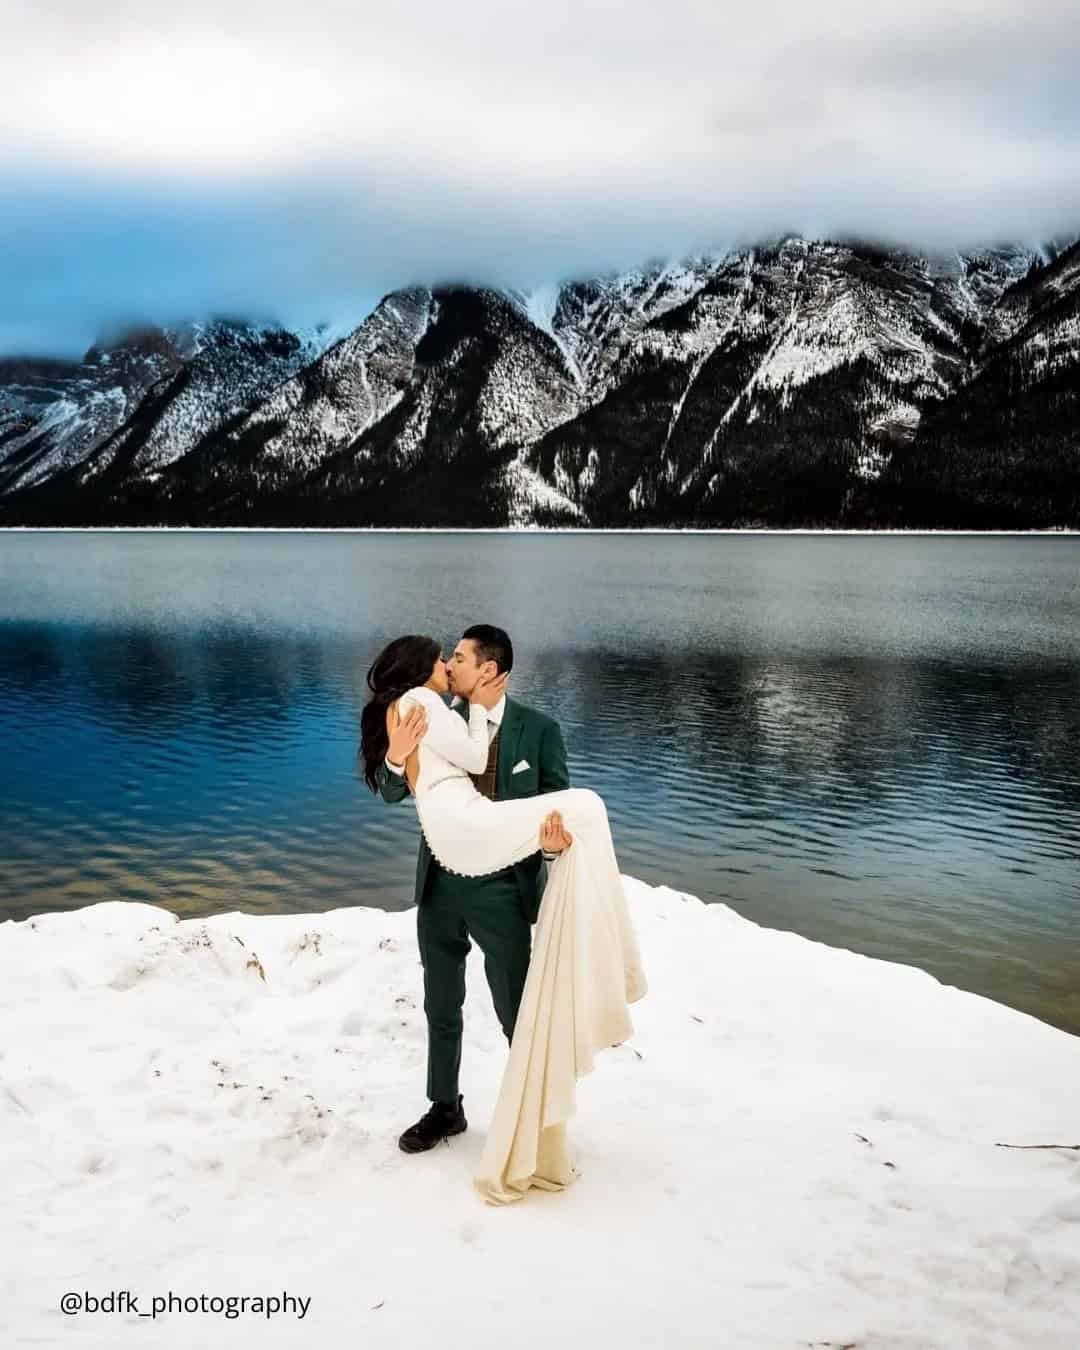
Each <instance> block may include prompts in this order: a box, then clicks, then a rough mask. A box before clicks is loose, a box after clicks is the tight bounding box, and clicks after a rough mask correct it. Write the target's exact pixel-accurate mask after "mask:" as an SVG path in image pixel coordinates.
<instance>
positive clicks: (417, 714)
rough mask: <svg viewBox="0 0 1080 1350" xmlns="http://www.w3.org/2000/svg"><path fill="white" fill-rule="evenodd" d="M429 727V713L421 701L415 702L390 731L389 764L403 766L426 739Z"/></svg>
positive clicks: (387, 760) (387, 752)
mask: <svg viewBox="0 0 1080 1350" xmlns="http://www.w3.org/2000/svg"><path fill="white" fill-rule="evenodd" d="M427 729H428V720H427V713H426V712H425V710H424V709H423V708H422V707H421V706H420V705H419V703H414V704H413V706H412V707H411V708H410V709H409V711H408V712H407V713H406V714H405V716H404V717H403V718H402V719H401V721H399V722H398V724H397V726H396V727H395V728H394V729H393V731H392V732H391V733H390V737H389V739H390V744H389V745H388V746H387V750H386V762H387V763H388V764H396V765H397V766H398V768H401V766H402V765H403V764H404V763H405V761H406V760H407V759H408V758H409V756H410V755H411V754H412V752H413V751H414V750H415V749H416V747H417V746H418V745H419V744H420V742H421V741H422V740H423V739H424V736H425V734H426V732H427Z"/></svg>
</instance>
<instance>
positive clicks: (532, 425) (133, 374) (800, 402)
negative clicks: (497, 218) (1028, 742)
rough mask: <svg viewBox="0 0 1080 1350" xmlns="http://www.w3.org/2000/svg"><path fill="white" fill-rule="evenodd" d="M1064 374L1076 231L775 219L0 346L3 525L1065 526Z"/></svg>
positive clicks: (1076, 294)
mask: <svg viewBox="0 0 1080 1350" xmlns="http://www.w3.org/2000/svg"><path fill="white" fill-rule="evenodd" d="M1078 391H1080V242H1078V241H1077V240H1076V239H1072V240H1055V241H1048V242H1046V243H1042V244H1033V245H1030V246H1027V245H1019V244H1016V245H1013V244H1000V245H996V246H994V247H991V248H984V249H980V250H974V251H971V252H969V253H963V254H949V255H944V254H936V255H935V254H918V253H909V252H905V251H903V250H900V249H895V248H882V247H877V246H874V245H870V244H867V243H865V242H861V241H858V240H850V239H848V240H807V239H804V238H800V237H798V236H786V237H781V238H774V239H770V240H766V241H763V242H761V243H759V244H757V245H755V246H754V247H752V248H744V249H736V248H726V249H717V250H714V251H711V252H708V253H705V254H701V255H698V256H695V257H692V258H686V259H680V260H665V261H654V262H651V263H649V264H647V265H646V266H645V267H643V268H641V269H639V270H635V271H632V272H628V273H624V274H619V275H615V274H612V275H608V276H604V277H600V278H596V279H593V280H579V281H572V282H567V283H565V284H562V285H557V286H556V285H553V286H549V287H543V288H538V289H535V290H533V291H531V292H520V291H508V292H500V291H497V290H494V289H490V288H475V287H467V286H441V287H435V288H429V287H420V286H418V287H413V288H409V289H406V290H402V291H397V292H394V293H392V294H390V295H388V296H386V297H385V298H384V299H383V300H382V301H381V302H380V303H379V305H378V306H377V307H376V308H375V310H374V311H373V312H372V313H371V314H370V315H369V316H368V317H367V318H366V319H365V320H364V321H363V323H361V324H360V325H359V326H358V327H356V328H355V329H353V330H351V331H347V332H342V331H336V332H335V331H331V330H329V329H328V328H326V327H325V326H320V327H319V328H318V329H312V330H307V331H305V332H304V333H303V334H293V333H288V332H285V331H284V330H282V329H280V328H273V327H261V328H260V327H258V326H256V325H253V324H245V323H242V322H239V321H235V320H221V319H218V320H214V321H212V322H209V323H206V324H202V323H190V324H187V325H182V326H180V327H178V328H177V329H175V330H171V331H165V330H158V329H145V330H141V331H139V332H137V333H133V334H128V335H126V336H125V337H124V338H123V339H122V340H120V341H117V342H115V343H113V344H110V345H108V346H104V347H101V348H92V349H91V351H90V352H88V353H87V355H86V357H85V358H84V361H83V362H82V363H62V362H25V361H24V362H19V361H5V362H0V522H2V523H20V522H28V523H29V522H33V521H40V522H43V523H44V522H56V523H68V522H70V523H74V522H76V521H78V522H81V523H96V522H118V523H119V522H133V523H143V522H145V523H151V522H175V523H219V524H254V523H259V524H401V525H407V524H428V525H430V524H443V525H481V524H515V525H545V524H568V525H575V524H576V525H588V524H594V525H635V524H636V525H645V524H711V523H716V524H736V525H737V524H820V525H828V524H831V525H842V524H851V525H858V524H868V525H874V524H888V523H898V522H900V521H904V522H905V523H918V522H919V521H920V520H921V521H923V522H924V523H927V524H932V523H937V524H949V523H954V524H956V523H960V524H966V523H968V522H969V521H975V522H976V523H981V524H985V525H986V526H987V527H989V528H992V527H994V525H995V524H1004V523H1008V522H1014V521H1015V522H1020V523H1022V524H1023V523H1029V524H1032V525H1034V524H1063V523H1074V524H1075V523H1077V516H1078V515H1080V489H1078V480H1080V452H1078V449H1077V442H1076V438H1075V430H1074V428H1075V425H1076V413H1077V411H1078V408H1077V401H1078V399H1080V393H1078ZM1010 437H1011V438H1012V440H1011V441H1010V440H1009V438H1010ZM991 445H992V446H993V449H992V450H988V448H987V447H988V446H991ZM1003 457H1004V458H1005V459H1008V461H1009V462H1010V463H1011V464H1012V466H1013V470H1014V473H1013V477H1012V479H1011V480H1009V477H1008V475H1007V474H1006V475H1005V476H1004V477H1003V476H1002V472H1001V467H1000V466H1001V463H1002V462H1004V459H1003ZM988 475H989V477H988ZM990 480H992V481H993V488H992V490H989V489H986V483H987V482H989V481H990ZM1032 485H1035V486H1034V487H1032ZM984 489H986V490H984ZM1032 493H1034V495H1032Z"/></svg>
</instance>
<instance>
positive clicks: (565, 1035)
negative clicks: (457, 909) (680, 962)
mask: <svg viewBox="0 0 1080 1350" xmlns="http://www.w3.org/2000/svg"><path fill="white" fill-rule="evenodd" d="M410 703H419V704H422V705H423V707H424V708H425V709H426V710H427V714H428V730H427V733H426V735H425V736H424V739H423V740H422V741H421V742H420V745H419V747H418V751H417V754H418V757H419V771H418V774H417V778H416V784H415V795H416V810H417V814H418V816H419V817H420V827H421V829H422V830H423V832H424V838H425V839H426V840H427V842H428V846H429V847H430V849H431V852H432V854H433V855H434V856H435V858H436V859H437V860H438V861H439V862H440V863H441V864H442V866H443V867H444V868H446V869H447V870H448V871H450V872H457V873H458V874H459V875H461V876H467V877H475V876H484V875H486V874H487V873H489V872H499V871H502V869H503V868H505V867H509V866H511V865H512V864H513V863H517V862H522V861H523V860H524V859H525V858H528V857H530V856H531V855H532V854H534V853H536V852H537V850H538V849H539V847H540V842H539V836H540V827H541V825H542V823H543V821H544V819H545V817H546V816H547V815H548V814H549V813H550V812H551V811H559V812H560V814H561V815H562V818H563V823H564V825H565V826H566V829H567V830H568V831H569V832H570V834H571V835H572V836H573V840H574V842H573V843H572V844H571V846H570V847H569V848H568V849H565V850H564V851H563V852H562V853H561V854H560V855H559V856H558V857H557V858H556V859H555V861H554V862H553V863H551V864H550V868H549V876H548V883H547V886H546V887H545V889H544V894H543V898H542V900H541V903H540V912H539V914H538V915H537V920H536V929H535V932H534V934H533V945H532V956H531V958H530V961H529V972H528V975H527V977H526V980H525V988H524V990H523V992H522V996H521V1004H520V1007H519V1009H518V1015H517V1020H516V1022H515V1024H514V1035H513V1040H512V1041H511V1045H510V1057H509V1060H508V1061H507V1066H506V1071H505V1073H504V1074H503V1080H502V1084H501V1086H500V1089H499V1096H498V1100H497V1102H496V1105H495V1114H494V1116H493V1117H492V1121H491V1124H490V1126H489V1127H488V1134H487V1140H486V1142H485V1144H484V1150H483V1154H482V1157H481V1159H480V1172H479V1175H477V1176H476V1177H475V1178H474V1184H475V1185H476V1187H477V1189H478V1190H479V1191H480V1193H481V1195H483V1196H484V1198H485V1200H487V1201H488V1202H489V1203H491V1204H505V1203H507V1202H510V1201H514V1200H519V1199H520V1198H521V1197H522V1196H523V1195H524V1194H525V1192H526V1191H527V1190H528V1189H529V1187H530V1186H537V1187H539V1188H541V1189H543V1190H562V1188H563V1187H564V1186H566V1185H568V1184H569V1183H570V1182H571V1181H572V1180H575V1179H576V1177H577V1175H578V1174H577V1172H576V1170H575V1169H574V1168H573V1166H572V1165H571V1163H570V1159H569V1156H568V1154H567V1149H566V1121H567V1119H568V1118H569V1117H570V1116H571V1115H573V1113H574V1110H575V1083H576V1081H577V1079H578V1078H581V1077H583V1076H584V1075H585V1074H587V1073H589V1072H591V1070H592V1068H593V1056H594V1055H595V1053H596V1052H597V1051H598V1050H601V1049H603V1048H604V1047H605V1046H615V1045H620V1044H621V1043H622V1042H623V1041H625V1040H627V1039H628V1038H629V1037H630V1036H631V1035H632V1034H633V1030H634V1028H633V1023H632V1022H631V1020H630V1013H629V1010H628V1008H627V1004H629V1003H635V1002H636V1001H637V1000H638V999H640V998H641V997H642V996H643V995H644V994H645V992H646V990H647V988H648V985H647V983H646V980H645V973H644V971H643V970H642V966H641V955H640V952H639V950H638V944H637V938H636V936H635V933H634V929H633V925H632V924H631V921H630V913H629V910H628V908H627V903H626V896H625V894H624V891H623V885H622V878H621V876H620V875H619V867H618V863H617V862H616V860H615V849H614V846H613V844H612V840H611V827H610V825H609V824H608V817H607V809H606V808H605V806H604V803H603V800H602V799H601V798H600V797H599V796H597V794H596V793H595V792H592V791H591V790H590V789H588V788H567V789H565V790H563V791H561V792H546V793H542V794H541V795H540V796H537V797H527V798H522V799H519V800H513V801H491V800H490V799H489V798H487V797H485V796H484V795H483V793H481V792H479V791H478V790H477V788H476V786H475V784H474V783H473V781H472V779H471V778H470V777H469V774H470V773H475V774H479V773H482V772H483V770H484V768H485V767H486V765H487V759H488V733H487V713H486V712H485V710H484V709H483V708H482V707H481V706H480V705H479V704H477V703H474V704H471V705H470V708H469V721H468V723H466V722H465V721H464V720H463V719H462V718H461V717H460V716H459V715H458V714H457V713H456V712H454V711H452V710H451V709H450V708H449V707H448V706H447V704H446V703H444V701H443V700H442V698H441V697H440V696H439V695H438V694H437V693H436V692H435V691H434V690H433V689H427V688H424V687H420V688H416V689H410V690H409V691H408V693H406V694H405V695H404V696H403V697H402V698H401V699H400V700H399V702H398V711H399V712H400V713H401V714H402V715H404V713H405V710H406V708H407V707H408V705H409V704H410Z"/></svg>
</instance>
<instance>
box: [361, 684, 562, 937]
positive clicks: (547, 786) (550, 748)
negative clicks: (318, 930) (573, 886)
mask: <svg viewBox="0 0 1080 1350" xmlns="http://www.w3.org/2000/svg"><path fill="white" fill-rule="evenodd" d="M468 706H469V705H468V704H467V703H459V704H457V705H456V709H457V711H458V712H460V713H461V715H462V717H464V718H467V717H468ZM522 760H525V761H526V762H527V763H528V766H529V767H528V768H527V769H522V770H521V771H520V772H518V773H514V772H513V768H514V765H515V764H520V763H521V761H522ZM375 778H376V781H377V783H378V786H379V792H380V794H381V796H382V798H383V800H384V801H388V802H400V801H401V800H402V799H403V798H405V797H407V796H408V795H409V786H408V784H407V783H406V782H405V779H404V777H403V776H402V775H401V774H396V773H391V771H390V770H389V769H388V768H387V767H386V765H385V764H380V765H379V767H378V768H377V769H376V771H375ZM569 786H570V775H569V773H568V772H567V769H566V747H565V746H564V745H563V738H562V732H561V731H560V730H559V724H558V722H556V721H555V720H554V718H551V717H547V716H545V714H544V713H541V712H537V711H536V709H535V708H527V707H526V706H525V704H524V703H518V701H517V700H516V699H512V698H510V697H507V700H506V708H505V709H504V711H503V720H502V724H501V726H500V728H499V757H498V761H497V763H496V766H495V796H496V799H501V800H503V801H505V800H507V799H508V798H516V797H536V796H539V795H540V794H541V793H544V792H560V791H561V790H562V789H563V788H568V787H569ZM430 867H431V850H430V849H429V848H428V846H427V840H426V839H425V838H424V836H423V834H422V833H421V835H420V853H419V856H418V857H417V860H416V894H415V900H416V903H417V904H418V905H419V904H420V903H421V901H422V900H423V898H424V889H425V887H426V885H427V878H428V871H429V869H430ZM506 875H507V876H510V875H513V877H514V880H515V881H516V882H517V887H518V891H519V893H520V895H521V903H522V908H523V909H524V911H525V914H526V916H527V918H528V920H529V922H530V923H535V922H536V916H537V914H538V913H539V910H540V896H541V894H542V893H543V889H544V883H545V881H546V879H547V869H546V868H545V867H544V860H543V858H542V857H541V855H540V849H539V844H538V846H537V850H536V852H535V853H534V854H533V855H532V856H531V857H528V858H526V859H525V861H524V862H520V863H515V865H514V866H513V867H511V868H507V871H506ZM457 880H458V881H460V882H461V884H462V885H468V884H469V881H470V878H469V877H459V878H457Z"/></svg>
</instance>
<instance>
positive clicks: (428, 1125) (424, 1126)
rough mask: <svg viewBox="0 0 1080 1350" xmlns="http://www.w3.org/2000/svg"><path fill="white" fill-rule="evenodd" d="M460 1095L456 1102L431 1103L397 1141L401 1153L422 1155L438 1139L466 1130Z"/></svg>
mask: <svg viewBox="0 0 1080 1350" xmlns="http://www.w3.org/2000/svg"><path fill="white" fill-rule="evenodd" d="M461 1100H462V1098H461V1093H460V1092H459V1093H458V1099H457V1101H456V1102H432V1103H431V1105H430V1107H429V1108H428V1109H427V1111H426V1112H425V1113H424V1115H422V1116H421V1117H420V1119H419V1120H418V1121H417V1122H416V1124H415V1125H410V1126H409V1128H408V1129H407V1130H406V1131H405V1133H404V1134H403V1135H402V1136H401V1138H400V1139H399V1140H398V1147H399V1148H400V1149H401V1150H402V1152H403V1153H423V1151H424V1150H425V1149H428V1148H433V1147H434V1146H435V1145H436V1144H437V1143H438V1142H439V1140H440V1139H446V1138H448V1137H449V1136H450V1135H452V1134H461V1133H462V1132H463V1131H464V1130H466V1129H467V1128H468V1124H469V1122H468V1121H467V1120H466V1119H465V1112H464V1111H463V1110H462V1109H461Z"/></svg>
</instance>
